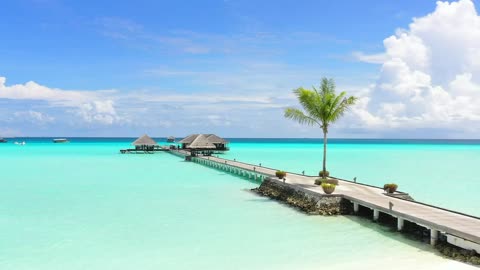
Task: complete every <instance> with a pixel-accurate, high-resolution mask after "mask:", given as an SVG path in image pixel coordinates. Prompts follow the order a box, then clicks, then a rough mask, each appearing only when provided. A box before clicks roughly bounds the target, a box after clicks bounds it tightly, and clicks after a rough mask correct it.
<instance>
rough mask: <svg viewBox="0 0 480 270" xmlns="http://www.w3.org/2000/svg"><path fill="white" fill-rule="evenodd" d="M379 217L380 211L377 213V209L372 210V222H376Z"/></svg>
mask: <svg viewBox="0 0 480 270" xmlns="http://www.w3.org/2000/svg"><path fill="white" fill-rule="evenodd" d="M379 216H380V211H378V209H373V220H374V221H377V220H378V217H379Z"/></svg>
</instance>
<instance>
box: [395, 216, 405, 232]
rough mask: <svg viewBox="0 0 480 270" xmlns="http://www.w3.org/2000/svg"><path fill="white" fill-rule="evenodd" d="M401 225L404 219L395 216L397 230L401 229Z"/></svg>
mask: <svg viewBox="0 0 480 270" xmlns="http://www.w3.org/2000/svg"><path fill="white" fill-rule="evenodd" d="M403 225H404V219H403V218H401V217H398V218H397V230H398V231H401V230H403Z"/></svg>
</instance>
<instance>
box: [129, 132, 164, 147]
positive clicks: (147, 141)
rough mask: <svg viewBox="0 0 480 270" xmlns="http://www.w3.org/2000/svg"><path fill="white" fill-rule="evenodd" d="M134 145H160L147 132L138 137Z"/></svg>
mask: <svg viewBox="0 0 480 270" xmlns="http://www.w3.org/2000/svg"><path fill="white" fill-rule="evenodd" d="M132 145H135V146H155V145H158V144H157V142H156V141H154V140H153V139H152V138H150V136H148V135H147V134H145V135H143V136H142V137H140V138H138V139H136V140H135V141H134V142H133V143H132Z"/></svg>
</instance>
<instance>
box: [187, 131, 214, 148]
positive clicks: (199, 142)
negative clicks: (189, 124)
mask: <svg viewBox="0 0 480 270" xmlns="http://www.w3.org/2000/svg"><path fill="white" fill-rule="evenodd" d="M188 148H190V149H215V148H216V146H215V145H214V144H213V143H211V142H209V141H208V137H207V136H206V135H204V134H200V135H198V136H197V137H196V138H195V140H194V141H193V142H192V143H191V144H190V145H188Z"/></svg>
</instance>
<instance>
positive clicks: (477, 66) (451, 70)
mask: <svg viewBox="0 0 480 270" xmlns="http://www.w3.org/2000/svg"><path fill="white" fill-rule="evenodd" d="M384 46H385V52H384V53H380V54H375V55H373V56H371V57H369V56H368V55H365V54H359V55H360V56H361V57H358V58H359V59H363V60H365V61H366V62H375V61H377V62H378V61H379V60H381V61H380V62H381V72H380V75H379V78H378V80H377V81H376V83H375V84H374V85H373V86H371V87H370V89H369V91H367V92H366V94H365V95H363V96H362V97H361V99H360V102H359V104H358V106H357V107H356V108H355V109H354V112H355V114H356V115H357V116H358V117H360V118H361V119H362V120H363V123H365V124H367V126H368V127H369V128H378V129H384V128H405V127H408V128H421V127H428V128H438V129H452V130H454V129H456V130H459V129H461V130H464V131H468V130H467V129H472V130H473V129H475V128H478V127H480V106H478V104H480V16H479V15H478V13H477V11H476V9H475V6H474V3H473V2H472V1H471V0H460V1H458V2H452V3H449V2H437V7H436V9H435V11H434V12H433V13H431V14H428V15H426V16H424V17H420V18H415V19H414V20H413V22H412V23H411V24H410V25H409V27H408V29H399V30H397V32H396V33H395V35H393V36H391V37H388V38H386V39H385V40H384ZM380 56H381V57H380ZM372 59H373V60H375V61H373V60H372Z"/></svg>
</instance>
